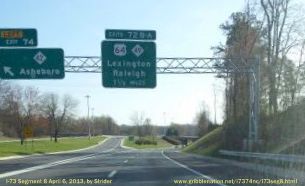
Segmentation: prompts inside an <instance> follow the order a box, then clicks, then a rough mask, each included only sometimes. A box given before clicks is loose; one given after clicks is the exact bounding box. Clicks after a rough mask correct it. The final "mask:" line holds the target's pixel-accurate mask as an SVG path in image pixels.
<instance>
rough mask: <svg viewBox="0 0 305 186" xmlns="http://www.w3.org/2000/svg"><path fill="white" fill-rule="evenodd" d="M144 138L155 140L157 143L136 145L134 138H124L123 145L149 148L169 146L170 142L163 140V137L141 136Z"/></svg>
mask: <svg viewBox="0 0 305 186" xmlns="http://www.w3.org/2000/svg"><path fill="white" fill-rule="evenodd" d="M143 138H144V139H147V140H150V141H153V140H154V141H156V142H157V144H156V145H153V144H141V145H138V144H136V143H135V141H136V140H137V139H134V140H129V138H125V139H124V143H123V144H124V146H127V147H132V148H136V149H149V148H166V147H171V146H172V144H170V143H167V142H166V141H164V140H163V139H161V138H158V137H154V138H153V137H151V136H149V137H143Z"/></svg>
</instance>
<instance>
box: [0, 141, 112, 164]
mask: <svg viewBox="0 0 305 186" xmlns="http://www.w3.org/2000/svg"><path fill="white" fill-rule="evenodd" d="M110 138H111V137H106V139H104V140H103V141H101V142H99V143H98V144H96V145H93V146H90V147H86V148H82V149H77V150H67V151H59V152H49V153H44V154H31V155H26V156H8V157H2V158H0V161H1V160H11V159H21V158H28V157H33V156H43V155H54V154H65V153H67V154H68V153H73V152H78V151H83V150H89V149H92V148H95V147H97V146H99V145H102V144H103V143H104V142H106V141H107V140H109V139H110Z"/></svg>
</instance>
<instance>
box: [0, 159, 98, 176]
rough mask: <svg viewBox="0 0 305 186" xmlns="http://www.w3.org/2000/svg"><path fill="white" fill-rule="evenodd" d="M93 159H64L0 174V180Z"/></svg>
mask: <svg viewBox="0 0 305 186" xmlns="http://www.w3.org/2000/svg"><path fill="white" fill-rule="evenodd" d="M93 157H95V155H94V154H90V155H87V156H81V157H75V158H70V159H65V160H61V161H56V162H52V163H47V164H44V165H38V166H34V167H30V168H26V169H22V170H17V171H11V172H7V173H3V174H0V179H1V178H6V177H9V176H15V175H18V174H23V173H26V172H31V171H36V170H41V169H45V168H49V167H54V166H56V165H61V164H66V163H72V162H77V161H81V160H85V159H89V158H93Z"/></svg>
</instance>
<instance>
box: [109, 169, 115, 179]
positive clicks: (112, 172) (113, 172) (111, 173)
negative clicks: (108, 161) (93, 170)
mask: <svg viewBox="0 0 305 186" xmlns="http://www.w3.org/2000/svg"><path fill="white" fill-rule="evenodd" d="M116 173H117V171H116V170H113V171H111V172H110V173H109V174H108V178H112V177H113V176H114V175H115V174H116Z"/></svg>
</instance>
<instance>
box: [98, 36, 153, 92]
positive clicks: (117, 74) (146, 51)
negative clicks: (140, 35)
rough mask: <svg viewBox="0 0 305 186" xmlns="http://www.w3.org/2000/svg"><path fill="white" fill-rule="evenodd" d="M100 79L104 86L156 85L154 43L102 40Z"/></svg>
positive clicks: (135, 86)
mask: <svg viewBox="0 0 305 186" xmlns="http://www.w3.org/2000/svg"><path fill="white" fill-rule="evenodd" d="M102 79H103V86H104V87H112V88H154V87H155V86H156V45H155V43H154V42H140V41H107V40H106V41H103V42H102Z"/></svg>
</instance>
